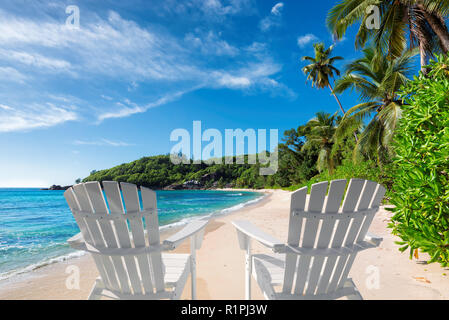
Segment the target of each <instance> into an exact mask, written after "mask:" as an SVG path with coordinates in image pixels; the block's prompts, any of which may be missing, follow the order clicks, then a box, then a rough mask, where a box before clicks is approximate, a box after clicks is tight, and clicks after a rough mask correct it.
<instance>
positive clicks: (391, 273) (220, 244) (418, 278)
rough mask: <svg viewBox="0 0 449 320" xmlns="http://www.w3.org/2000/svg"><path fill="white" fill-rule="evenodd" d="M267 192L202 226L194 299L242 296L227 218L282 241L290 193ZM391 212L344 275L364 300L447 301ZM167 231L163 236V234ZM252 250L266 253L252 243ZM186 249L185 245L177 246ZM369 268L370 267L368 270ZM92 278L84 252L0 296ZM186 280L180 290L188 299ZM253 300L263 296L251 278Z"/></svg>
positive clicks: (443, 281) (8, 285)
mask: <svg viewBox="0 0 449 320" xmlns="http://www.w3.org/2000/svg"><path fill="white" fill-rule="evenodd" d="M264 192H266V193H267V196H266V197H265V198H264V199H263V200H261V201H259V202H257V203H255V204H252V205H249V206H246V207H244V208H242V209H240V210H237V211H235V212H233V213H230V214H227V215H222V216H217V217H215V218H214V219H212V220H211V221H210V223H209V225H208V227H207V230H206V234H205V238H204V241H203V246H202V248H201V250H199V251H198V256H197V268H198V269H197V272H198V279H197V281H198V299H243V298H244V253H243V251H241V250H240V249H239V246H238V242H237V235H236V231H235V229H234V227H233V226H232V224H231V221H233V220H250V221H251V222H253V223H254V224H255V225H257V226H259V227H260V228H261V229H263V230H265V231H266V232H268V233H270V234H272V235H273V236H275V237H277V238H278V239H280V240H283V241H285V240H286V236H287V225H288V214H289V206H290V192H288V191H282V190H264ZM390 217H391V213H390V212H388V211H386V210H385V208H384V207H382V208H381V210H380V212H379V213H378V214H377V216H376V218H375V220H374V222H373V224H372V226H371V229H370V232H371V233H375V234H377V235H379V236H382V237H383V238H384V241H383V243H382V245H381V246H380V247H379V248H377V249H371V250H367V251H364V252H362V253H361V254H360V255H359V256H358V257H357V259H356V261H355V263H354V266H353V268H352V270H351V273H350V276H351V277H352V279H353V280H354V282H355V283H356V285H357V286H358V288H359V290H360V292H361V294H362V296H363V297H364V299H447V298H449V276H446V275H445V273H448V274H449V272H448V271H447V269H443V268H441V267H440V266H439V265H438V264H432V265H427V264H426V260H427V259H428V257H427V256H426V255H424V254H420V255H419V258H420V259H419V260H413V261H412V260H410V259H409V255H408V253H403V254H402V253H400V252H399V251H398V245H396V244H395V243H394V241H397V240H398V239H397V238H395V237H393V236H392V235H391V234H390V231H389V229H388V228H387V224H388V222H389V218H390ZM169 233H170V232H166V233H164V235H163V238H164V237H167V236H168V234H169ZM254 251H255V252H265V253H270V251H269V250H268V249H266V248H264V247H262V246H260V245H258V244H256V243H254ZM177 252H188V243H186V245H184V246H182V247H180V248H178V249H177ZM71 266H77V267H79V270H80V276H81V280H80V288H79V289H70V290H69V289H67V287H66V280H67V277H68V276H69V274H68V273H66V271H68V272H70V270H72V268H73V267H72V268H70V267H71ZM373 270H374V271H373ZM373 272H378V275H379V286H378V287H377V288H376V287H374V288H373V287H372V286H370V285H369V279H370V278H369V277H370V276H372V274H373ZM97 276H98V274H97V271H96V268H95V265H94V263H93V260H92V258H91V257H90V256H88V255H85V256H82V257H80V258H74V259H70V260H67V261H64V262H59V263H56V264H53V265H49V266H46V267H42V268H40V269H38V270H34V271H32V272H30V273H27V274H23V275H19V276H16V277H14V278H10V279H8V280H4V281H1V282H0V299H86V298H87V296H88V294H89V292H90V289H91V287H92V285H93V283H94V279H95V278H96V277H97ZM189 287H190V283H188V284H187V286H186V289H185V291H184V293H183V298H184V299H190V290H189ZM252 290H253V299H263V295H262V294H261V292H260V290H259V289H258V287H257V284H256V283H255V281H253V285H252Z"/></svg>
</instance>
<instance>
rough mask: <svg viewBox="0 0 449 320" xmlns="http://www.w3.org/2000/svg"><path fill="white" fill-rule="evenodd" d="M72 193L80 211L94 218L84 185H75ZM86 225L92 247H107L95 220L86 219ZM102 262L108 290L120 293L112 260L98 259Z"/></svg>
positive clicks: (107, 258) (108, 258)
mask: <svg viewBox="0 0 449 320" xmlns="http://www.w3.org/2000/svg"><path fill="white" fill-rule="evenodd" d="M73 191H74V194H75V196H76V198H77V200H78V203H79V205H80V209H81V210H82V211H83V212H85V213H90V214H92V216H94V212H95V211H94V209H93V207H92V203H91V201H90V198H89V196H88V194H87V190H86V187H85V184H84V183H82V184H77V185H75V186H73ZM86 225H87V227H88V229H89V232H90V234H91V236H92V241H93V245H94V246H95V247H99V248H105V247H107V245H106V243H105V240H104V238H103V234H102V232H101V231H100V228H99V225H98V222H97V221H96V220H93V219H86ZM99 260H101V261H102V264H103V266H104V270H105V272H106V274H107V279H108V285H109V286H110V288H112V289H113V290H116V291H120V290H121V289H120V285H119V281H118V279H117V275H116V273H115V268H114V265H113V264H112V260H111V259H110V257H104V256H102V257H100V259H99Z"/></svg>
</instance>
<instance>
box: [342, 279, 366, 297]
mask: <svg viewBox="0 0 449 320" xmlns="http://www.w3.org/2000/svg"><path fill="white" fill-rule="evenodd" d="M345 287H352V288H353V289H354V293H353V294H351V295H349V296H348V300H363V297H362V295H361V294H360V291H359V289H357V287H356V285H355V283H354V281H352V279H348V281H347V282H346V284H345Z"/></svg>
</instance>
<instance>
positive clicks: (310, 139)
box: [302, 112, 337, 173]
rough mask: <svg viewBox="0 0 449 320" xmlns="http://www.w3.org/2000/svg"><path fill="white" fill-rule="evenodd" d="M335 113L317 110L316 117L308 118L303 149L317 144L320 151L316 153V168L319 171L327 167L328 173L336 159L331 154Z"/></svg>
mask: <svg viewBox="0 0 449 320" xmlns="http://www.w3.org/2000/svg"><path fill="white" fill-rule="evenodd" d="M336 122H337V113H335V114H334V115H331V114H329V113H324V112H318V113H317V114H316V117H315V118H313V119H312V120H310V121H309V122H308V123H307V125H306V128H307V130H306V131H307V133H306V139H307V140H306V142H305V144H304V146H303V147H302V149H303V150H305V149H307V148H311V147H312V146H313V145H318V146H319V148H320V153H319V155H318V161H317V169H318V171H319V172H322V171H324V170H325V169H328V170H329V172H330V173H332V172H333V171H334V168H335V165H336V163H335V162H336V161H335V159H334V157H333V156H332V148H333V145H334V136H335V131H336V129H337V125H336Z"/></svg>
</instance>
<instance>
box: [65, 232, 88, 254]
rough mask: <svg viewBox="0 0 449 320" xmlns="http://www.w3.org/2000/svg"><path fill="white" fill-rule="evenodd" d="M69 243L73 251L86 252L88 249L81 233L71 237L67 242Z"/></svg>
mask: <svg viewBox="0 0 449 320" xmlns="http://www.w3.org/2000/svg"><path fill="white" fill-rule="evenodd" d="M67 243H68V244H69V246H70V247H71V248H72V249H75V250H85V249H86V245H85V243H84V238H83V235H82V234H81V232H80V233H78V234H77V235H75V236H73V237H71V238H70V239H68V240H67Z"/></svg>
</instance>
